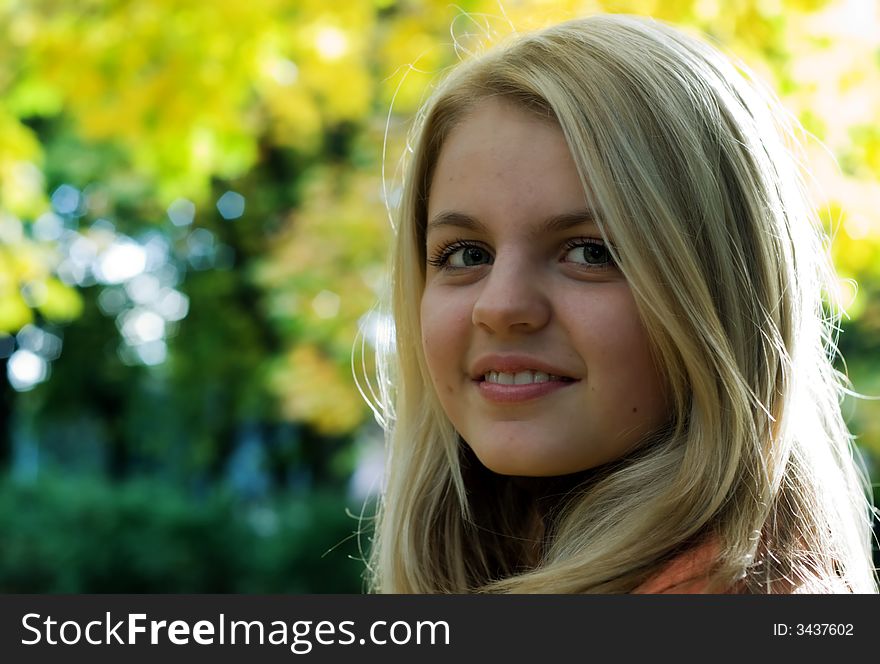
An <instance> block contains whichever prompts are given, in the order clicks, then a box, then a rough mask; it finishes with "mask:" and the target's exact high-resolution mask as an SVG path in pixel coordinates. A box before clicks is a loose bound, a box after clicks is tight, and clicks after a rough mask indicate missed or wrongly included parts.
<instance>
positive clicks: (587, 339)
mask: <svg viewBox="0 0 880 664" xmlns="http://www.w3.org/2000/svg"><path fill="white" fill-rule="evenodd" d="M582 311H584V310H583V309H582ZM577 329H579V330H580V338H579V340H578V347H579V348H580V349H581V352H582V353H583V354H584V356H585V360H586V365H587V367H588V371H589V380H590V383H591V388H592V390H593V391H595V392H597V393H599V394H600V395H602V397H601V399H602V401H603V402H605V406H606V408H607V409H610V410H614V411H616V412H620V413H629V414H630V416H632V414H636V413H638V417H639V419H641V418H642V417H643V416H644V417H645V418H646V419H648V420H655V419H661V418H663V417H665V415H664V414H663V412H664V410H665V409H664V404H665V401H666V396H665V391H666V390H665V387H664V386H663V381H662V380H661V378H660V374H659V372H658V370H657V367H656V364H655V361H654V357H653V354H652V352H651V344H650V341H649V339H648V334H647V331H646V330H645V327H644V325H643V323H642V320H641V318H640V317H639V315H638V311H637V310H636V306H635V302H634V301H633V299H632V295H631V294H630V292H629V289H628V288H627V290H626V291H625V292H619V293H615V294H614V296H613V297H606V298H604V299H602V300H601V301H597V302H595V303H594V306H593V307H591V308H590V309H589V310H587V311H586V313H584V314H582V315H580V316H579V320H578V323H577Z"/></svg>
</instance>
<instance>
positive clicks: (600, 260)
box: [565, 238, 614, 270]
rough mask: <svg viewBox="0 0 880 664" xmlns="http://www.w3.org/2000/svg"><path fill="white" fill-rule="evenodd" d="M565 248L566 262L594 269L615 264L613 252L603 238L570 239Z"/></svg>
mask: <svg viewBox="0 0 880 664" xmlns="http://www.w3.org/2000/svg"><path fill="white" fill-rule="evenodd" d="M565 248H566V250H567V251H566V253H565V262H566V263H575V264H578V265H583V266H585V267H588V268H590V269H594V270H595V269H602V268H607V267H611V266H613V265H614V259H613V258H612V257H611V252H610V251H609V250H608V247H607V246H606V245H605V243H604V242H603V241H602V240H596V239H589V238H580V239H577V240H571V241H569V242H568V243H566V245H565Z"/></svg>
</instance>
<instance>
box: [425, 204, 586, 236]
mask: <svg viewBox="0 0 880 664" xmlns="http://www.w3.org/2000/svg"><path fill="white" fill-rule="evenodd" d="M597 218H598V215H597V214H596V213H595V211H593V210H591V209H589V208H583V209H580V210H572V211H570V212H563V213H562V214H555V215H553V216H551V217H547V218H546V219H544V220H543V221H542V222H541V223H540V224H539V225H538V226H537V227H535V228H534V229H533V230H532V232H531V233H530V235H532V236H533V237H540V236H541V235H544V234H547V233H559V232H561V231H566V230H568V229H569V228H573V227H574V226H580V225H582V224H593V225H595V224H596V220H597ZM446 226H452V227H455V228H464V229H467V230H471V231H475V232H479V233H484V234H488V233H489V229H488V228H486V226H485V224H483V223H482V222H481V221H479V220H478V219H476V218H474V217H472V216H471V215H469V214H465V213H464V212H456V211H454V210H452V211H446V212H440V213H439V214H437V215H435V216H434V218H433V219H431V220H430V221H429V222H428V224H427V226H426V228H425V235H427V234H428V233H429V232H430V231H432V230H437V229H439V228H443V227H446Z"/></svg>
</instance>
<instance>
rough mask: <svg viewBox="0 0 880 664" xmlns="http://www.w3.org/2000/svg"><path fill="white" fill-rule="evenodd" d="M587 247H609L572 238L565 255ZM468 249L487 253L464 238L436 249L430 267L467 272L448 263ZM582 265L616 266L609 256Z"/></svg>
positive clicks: (593, 241)
mask: <svg viewBox="0 0 880 664" xmlns="http://www.w3.org/2000/svg"><path fill="white" fill-rule="evenodd" d="M587 245H595V246H598V247H605V246H607V245H606V244H605V242H604V241H602V240H599V239H597V238H590V237H578V238H572V239H570V240H567V241H566V242H565V245H564V249H565V253H566V254H567V253H568V252H569V251H571V250H573V249H578V248H580V247H585V246H587ZM468 247H477V248H479V249H482V250H483V251H487V250H486V249H484V248H483V246H482V245H481V244H480V243H478V242H474V241H473V240H465V239H463V238H456V239H455V240H452V241H451V242H449V243H447V244H444V245H442V246H440V247H439V248H438V249H436V250H435V251H434V252H433V254H432V255H431V256H430V257H429V258H428V259H427V262H428V265H432V266H433V267H435V268H437V269H439V270H465V269H467V268H466V267H457V266H450V265H448V262H449V259H450V257H451V256H452V255H453V254H454V253H455V252H457V251H459V250H460V249H467V248H468ZM490 255H491V254H490ZM580 265H582V266H584V267H585V268H586V269H588V270H595V271H601V270H607V269H608V268H610V267H613V266H614V259H613V258H612V257H611V255H610V254H609V256H608V262H607V263H605V264H604V265H596V266H587V264H585V263H583V264H580Z"/></svg>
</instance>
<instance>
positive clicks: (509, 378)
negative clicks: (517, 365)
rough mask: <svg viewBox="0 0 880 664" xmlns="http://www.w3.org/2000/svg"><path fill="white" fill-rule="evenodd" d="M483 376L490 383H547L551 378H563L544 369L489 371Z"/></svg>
mask: <svg viewBox="0 0 880 664" xmlns="http://www.w3.org/2000/svg"><path fill="white" fill-rule="evenodd" d="M483 377H484V378H485V379H486V381H487V382H489V383H498V384H500V385H528V384H530V383H546V382H547V381H551V380H562V378H561V377H560V376H555V375H553V374H548V373H544V372H543V371H517V372H516V373H505V372H503V371H487V372H486V373H485V374H484V376H483Z"/></svg>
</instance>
